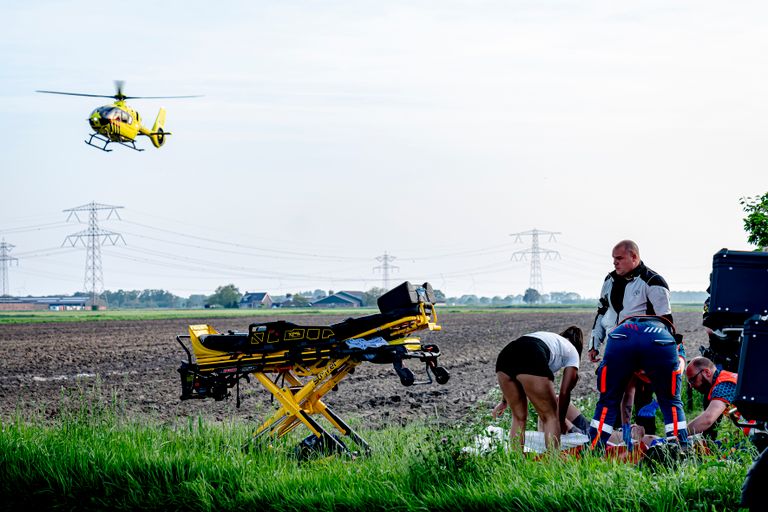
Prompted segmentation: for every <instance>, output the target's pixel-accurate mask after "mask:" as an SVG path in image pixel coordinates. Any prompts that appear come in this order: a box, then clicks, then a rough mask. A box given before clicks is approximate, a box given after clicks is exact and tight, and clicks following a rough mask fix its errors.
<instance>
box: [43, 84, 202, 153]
mask: <svg viewBox="0 0 768 512" xmlns="http://www.w3.org/2000/svg"><path fill="white" fill-rule="evenodd" d="M123 84H124V82H123V81H121V80H116V81H115V89H116V93H115V94H114V95H113V96H108V95H103V94H82V93H76V92H61V91H35V92H42V93H45V94H64V95H67V96H87V97H90V98H114V99H115V100H116V101H115V102H114V103H113V104H111V105H104V106H102V107H98V108H97V109H95V110H94V111H93V112H91V115H90V116H89V117H88V123H89V124H90V125H91V128H92V129H93V133H92V134H91V135H90V137H89V138H88V140H86V141H85V143H86V144H88V145H89V146H93V147H95V148H97V149H100V150H102V151H112V150H111V149H107V146H108V145H109V144H111V143H113V142H116V143H117V144H120V145H122V146H125V147H128V148H131V149H133V150H135V151H144V150H143V149H140V148H137V147H136V137H138V136H139V135H145V136H147V137H149V139H150V140H151V141H152V145H153V146H155V147H156V148H159V147H160V146H162V145H163V144H164V143H165V137H166V136H168V135H171V133H170V132H166V131H165V130H164V125H165V109H164V108H162V107H161V108H160V112H158V114H157V118H156V119H155V124H154V125H153V126H152V129H151V130H149V129H147V128H146V127H145V126H144V125H142V124H141V117H140V116H139V113H138V112H137V111H136V110H134V109H133V108H131V107H130V106H128V104H127V103H126V102H125V100H129V99H165V98H197V97H199V96H126V95H125V94H123ZM94 139H96V140H97V141H99V142H100V143H104V145H103V146H102V145H101V144H94V143H93V140H94Z"/></svg>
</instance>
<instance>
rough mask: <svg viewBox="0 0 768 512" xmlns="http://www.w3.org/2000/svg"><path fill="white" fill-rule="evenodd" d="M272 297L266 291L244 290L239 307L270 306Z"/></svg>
mask: <svg viewBox="0 0 768 512" xmlns="http://www.w3.org/2000/svg"><path fill="white" fill-rule="evenodd" d="M272 302H273V301H272V297H270V296H269V294H268V293H267V292H258V293H250V292H245V295H243V298H242V299H240V305H239V307H240V308H271V307H272Z"/></svg>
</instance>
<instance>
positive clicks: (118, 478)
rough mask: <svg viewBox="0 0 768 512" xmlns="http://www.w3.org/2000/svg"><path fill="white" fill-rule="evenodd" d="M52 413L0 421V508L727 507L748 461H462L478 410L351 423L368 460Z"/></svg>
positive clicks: (89, 409) (95, 411) (90, 407)
mask: <svg viewBox="0 0 768 512" xmlns="http://www.w3.org/2000/svg"><path fill="white" fill-rule="evenodd" d="M62 404H63V405H62V410H63V412H62V413H61V415H60V416H59V417H57V418H55V419H53V420H51V419H46V418H45V417H44V416H42V415H40V416H38V417H37V418H32V419H27V420H22V419H21V418H13V419H11V420H7V421H3V422H0V503H2V505H0V508H4V509H8V510H14V509H19V510H20V509H25V510H26V509H31V510H35V509H45V510H77V509H88V510H138V509H141V510H168V509H171V510H201V511H209V510H217V511H218V510H252V509H256V510H282V511H292V510H366V511H368V512H370V511H374V510H402V511H411V510H412V511H426V510H584V511H587V510H589V511H594V510H637V511H641V510H643V511H644V510H669V511H672V510H675V511H679V510H702V511H703V510H724V509H733V508H736V504H737V503H738V499H739V490H740V484H741V481H743V479H744V476H745V474H746V469H747V467H748V465H749V463H750V453H749V452H741V453H737V454H736V455H735V456H734V455H731V456H729V457H728V458H724V457H723V456H722V454H715V455H712V456H707V457H700V458H696V459H695V460H689V461H686V462H684V463H682V464H681V465H679V466H677V467H675V468H673V469H661V470H658V471H656V472H654V471H651V470H648V469H642V468H638V467H636V466H634V465H628V464H623V463H617V462H611V461H607V460H604V459H602V458H599V457H597V456H592V455H591V454H587V455H586V456H584V457H582V458H578V459H577V458H567V459H563V458H560V457H557V456H547V457H544V458H542V459H539V460H535V459H533V458H530V457H526V456H522V455H520V454H517V453H507V452H504V451H503V450H498V451H495V452H492V453H490V454H487V455H485V456H473V455H467V454H465V453H463V452H462V450H461V448H462V447H464V446H467V445H470V444H471V443H472V438H473V436H474V435H475V434H476V433H477V432H478V431H480V430H481V429H482V427H484V426H485V425H486V424H487V423H486V421H487V416H486V414H487V413H485V412H482V413H480V412H479V413H478V414H479V416H478V417H477V421H476V422H474V423H470V424H460V425H455V426H453V427H450V428H449V427H436V426H434V425H430V424H427V423H422V424H411V425H409V426H406V427H394V426H393V427H389V428H386V429H383V430H368V429H365V428H358V430H359V431H360V433H361V434H362V435H363V437H365V438H367V440H368V442H369V443H370V445H371V446H372V448H373V451H372V453H371V455H370V456H367V457H359V458H357V459H354V460H352V459H350V458H346V457H341V456H333V457H325V458H315V459H311V460H309V461H304V462H301V461H298V460H297V459H296V458H295V457H294V446H295V444H296V442H297V441H298V440H299V437H298V434H297V436H294V437H290V438H289V439H285V440H280V441H277V442H274V443H272V445H271V446H270V445H258V446H254V447H252V448H251V449H250V450H243V449H242V447H243V446H244V445H247V444H249V442H248V441H249V440H250V438H251V437H250V436H251V430H252V427H253V425H247V424H245V423H236V422H229V423H209V422H205V421H202V420H200V419H187V420H184V421H180V422H177V423H173V424H171V423H161V422H160V421H159V420H155V421H151V420H150V421H148V420H147V419H146V418H144V419H142V420H141V421H139V420H137V419H131V418H127V417H125V416H124V415H123V414H122V413H121V412H120V411H121V408H120V406H119V404H113V405H110V406H106V407H105V406H102V405H99V404H98V403H97V401H96V400H90V399H89V398H88V397H87V396H80V397H77V396H73V397H70V398H68V399H67V400H62ZM483 410H484V408H483ZM478 411H480V408H478ZM355 423H356V424H357V426H358V427H359V424H360V423H361V421H355ZM303 434H306V431H304V430H303ZM303 434H302V435H303ZM729 435H730V434H729Z"/></svg>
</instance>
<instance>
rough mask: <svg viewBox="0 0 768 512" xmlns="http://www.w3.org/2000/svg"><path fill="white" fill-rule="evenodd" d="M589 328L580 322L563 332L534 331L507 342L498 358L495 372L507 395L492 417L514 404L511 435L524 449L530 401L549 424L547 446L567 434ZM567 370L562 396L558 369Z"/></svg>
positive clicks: (545, 433) (545, 428)
mask: <svg viewBox="0 0 768 512" xmlns="http://www.w3.org/2000/svg"><path fill="white" fill-rule="evenodd" d="M583 344H584V333H583V332H582V331H581V329H579V328H578V327H576V326H575V325H573V326H571V327H568V328H567V329H566V330H565V331H563V332H562V333H560V334H555V333H553V332H545V331H539V332H533V333H530V334H526V335H525V336H522V337H520V338H518V339H516V340H514V341H512V342H510V343H509V344H508V345H507V346H506V347H504V348H503V349H502V350H501V352H500V353H499V356H498V358H497V359H496V377H497V378H498V380H499V387H501V392H502V394H503V397H502V399H501V402H499V404H498V405H497V406H496V407H495V408H494V409H493V417H494V418H496V417H497V416H500V415H501V414H502V413H503V412H504V410H505V409H506V408H507V407H509V409H510V411H511V412H512V427H511V428H510V431H509V435H510V439H511V441H512V443H513V445H514V444H515V443H518V444H519V445H520V448H521V449H522V447H523V445H524V443H525V423H526V421H527V419H528V400H529V399H530V401H531V403H532V404H533V407H534V409H536V412H537V413H538V414H539V419H540V420H541V422H542V424H543V426H544V437H545V439H546V443H547V447H548V448H550V447H554V448H559V446H560V434H561V433H565V432H566V429H565V416H566V413H567V411H568V406H569V405H570V403H571V391H573V388H574V386H576V382H578V380H579V360H580V359H581V350H582V347H583ZM561 368H562V369H564V370H563V379H562V382H561V383H560V395H559V397H556V396H555V388H554V386H553V383H554V380H555V375H554V373H555V372H557V371H559V370H560V369H561Z"/></svg>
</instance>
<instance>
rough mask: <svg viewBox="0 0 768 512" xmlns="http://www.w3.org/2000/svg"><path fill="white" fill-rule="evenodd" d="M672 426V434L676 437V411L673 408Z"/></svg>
mask: <svg viewBox="0 0 768 512" xmlns="http://www.w3.org/2000/svg"><path fill="white" fill-rule="evenodd" d="M672 425H673V426H672V433H673V434H675V437H677V409H676V408H675V407H673V408H672Z"/></svg>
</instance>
